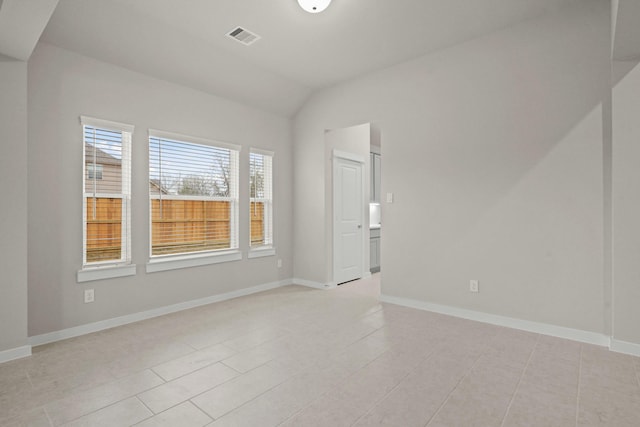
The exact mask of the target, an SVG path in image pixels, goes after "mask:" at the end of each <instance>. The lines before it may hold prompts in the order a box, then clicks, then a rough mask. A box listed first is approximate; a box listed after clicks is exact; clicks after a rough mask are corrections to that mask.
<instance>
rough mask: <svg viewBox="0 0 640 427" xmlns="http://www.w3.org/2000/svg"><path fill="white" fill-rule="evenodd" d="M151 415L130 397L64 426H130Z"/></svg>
mask: <svg viewBox="0 0 640 427" xmlns="http://www.w3.org/2000/svg"><path fill="white" fill-rule="evenodd" d="M151 415H153V414H152V413H151V411H149V409H147V408H146V407H145V406H144V405H143V404H142V402H140V401H139V400H138V399H136V398H135V397H131V398H129V399H125V400H122V401H120V402H118V403H115V404H113V405H111V406H108V407H106V408H103V409H100V410H99V411H96V412H93V413H91V414H89V415H85V416H83V417H81V418H78V419H77V420H74V421H72V422H70V423H67V424H64V425H65V426H66V427H114V426H130V425H134V424H136V423H138V422H140V421H142V420H144V419H146V418H149V417H150V416H151Z"/></svg>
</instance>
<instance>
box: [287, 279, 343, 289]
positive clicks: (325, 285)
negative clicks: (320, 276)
mask: <svg viewBox="0 0 640 427" xmlns="http://www.w3.org/2000/svg"><path fill="white" fill-rule="evenodd" d="M293 284H294V285H301V286H306V287H308V288H314V289H331V288H335V287H336V286H335V285H332V284H331V283H320V282H314V281H312V280H306V279H299V278H297V277H294V278H293Z"/></svg>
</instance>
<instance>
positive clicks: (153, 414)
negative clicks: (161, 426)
mask: <svg viewBox="0 0 640 427" xmlns="http://www.w3.org/2000/svg"><path fill="white" fill-rule="evenodd" d="M133 397H135V398H136V400H137V401H138V402H140V403H142V406H144V407H145V408H147V410H148V411H149V412H150V413H151V415H150V416H148V417H147V418H145V419H144V420H140V421H139V422H137V423H136V424H140V423H141V422H143V421H146V420H148V419H150V418H153V417H155V416H156V415H158V414H156V413H155V412H153V411H152V410H151V408H149V407H148V406H147V404H146V403H144V402H143V401H142V399H140V398H139V397H138V395H137V394H136V395H135V396H133ZM160 413H162V412H160Z"/></svg>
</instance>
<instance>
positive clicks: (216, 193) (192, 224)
mask: <svg viewBox="0 0 640 427" xmlns="http://www.w3.org/2000/svg"><path fill="white" fill-rule="evenodd" d="M238 157H239V147H238V146H236V145H233V144H227V143H222V142H214V141H207V140H202V139H199V138H193V137H187V136H184V135H176V134H170V133H168V132H162V131H156V130H150V131H149V199H150V205H151V208H150V212H151V245H150V246H151V257H152V258H153V257H159V256H166V255H178V254H181V255H184V254H191V253H196V252H209V251H218V250H224V249H236V248H238Z"/></svg>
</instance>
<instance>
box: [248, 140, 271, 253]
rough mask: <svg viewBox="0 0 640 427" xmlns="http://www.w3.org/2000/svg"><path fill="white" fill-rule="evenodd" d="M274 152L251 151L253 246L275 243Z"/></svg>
mask: <svg viewBox="0 0 640 427" xmlns="http://www.w3.org/2000/svg"><path fill="white" fill-rule="evenodd" d="M272 165H273V153H271V152H267V151H262V150H258V149H254V148H252V149H251V151H250V153H249V186H250V187H249V193H250V204H249V205H250V210H251V212H250V215H249V218H250V222H251V232H250V236H251V247H252V248H255V247H260V246H271V245H273V176H272V175H273V174H272Z"/></svg>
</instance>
